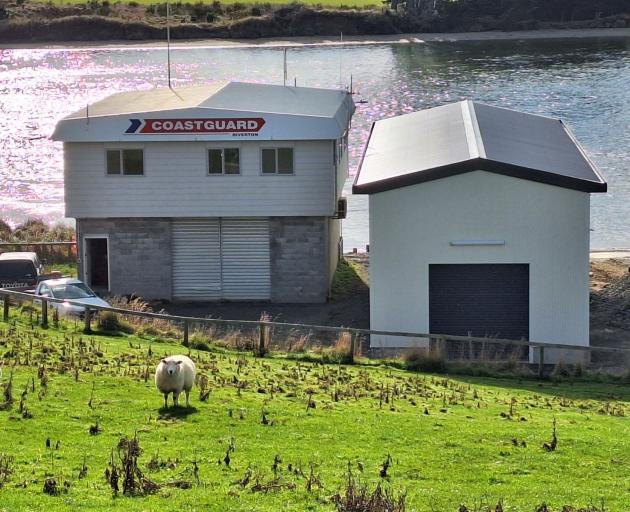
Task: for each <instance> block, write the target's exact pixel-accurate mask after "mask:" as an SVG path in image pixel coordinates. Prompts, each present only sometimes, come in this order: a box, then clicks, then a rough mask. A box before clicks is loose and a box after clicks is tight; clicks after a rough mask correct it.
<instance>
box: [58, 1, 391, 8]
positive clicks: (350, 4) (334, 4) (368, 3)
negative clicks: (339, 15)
mask: <svg viewBox="0 0 630 512" xmlns="http://www.w3.org/2000/svg"><path fill="white" fill-rule="evenodd" d="M215 2H216V0H196V1H190V3H191V4H195V3H200V4H213V3H215ZM86 3H87V4H89V3H90V2H86V1H85V0H52V4H53V5H82V4H86ZM99 3H102V2H96V4H97V5H98V4H99ZM160 3H164V2H160V1H156V0H128V1H124V2H116V1H110V2H109V4H110V5H115V4H122V5H128V6H130V7H133V6H135V5H145V6H146V5H157V4H160ZM178 3H179V4H183V3H186V2H176V1H173V2H171V6H176V5H177V4H178ZM220 3H221V4H224V5H232V4H244V5H254V4H259V5H264V4H271V5H288V4H291V3H292V2H290V1H289V0H220ZM299 3H301V4H304V5H309V6H320V7H336V8H356V7H360V8H363V7H373V8H380V7H381V6H382V5H383V3H382V2H380V1H379V0H300V2H299Z"/></svg>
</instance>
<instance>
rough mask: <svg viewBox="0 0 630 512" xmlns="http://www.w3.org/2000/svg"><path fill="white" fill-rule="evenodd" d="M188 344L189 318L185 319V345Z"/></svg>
mask: <svg viewBox="0 0 630 512" xmlns="http://www.w3.org/2000/svg"><path fill="white" fill-rule="evenodd" d="M187 346H188V320H184V347H187Z"/></svg>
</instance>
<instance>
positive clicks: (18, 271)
mask: <svg viewBox="0 0 630 512" xmlns="http://www.w3.org/2000/svg"><path fill="white" fill-rule="evenodd" d="M35 277H37V271H36V270H35V266H34V265H33V263H32V262H30V261H20V260H9V261H0V279H2V280H7V279H35Z"/></svg>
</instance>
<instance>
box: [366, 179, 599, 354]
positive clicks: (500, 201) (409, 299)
mask: <svg viewBox="0 0 630 512" xmlns="http://www.w3.org/2000/svg"><path fill="white" fill-rule="evenodd" d="M589 203H590V201H589V194H587V193H584V192H578V191H575V190H569V189H565V188H559V187H555V186H550V185H544V184H541V183H536V182H532V181H526V180H521V179H517V178H511V177H507V176H502V175H498V174H492V173H488V172H485V171H476V172H470V173H467V174H461V175H457V176H453V177H449V178H444V179H440V180H436V181H431V182H426V183H421V184H417V185H411V186H408V187H403V188H399V189H394V190H389V191H386V192H380V193H376V194H372V195H371V196H370V251H371V252H370V315H371V328H372V329H375V330H391V331H407V332H420V333H427V332H429V282H428V275H429V265H430V264H432V263H451V264H456V263H528V264H529V266H530V267H529V268H530V292H529V293H530V295H529V297H530V306H529V315H530V320H529V321H530V329H529V333H530V340H531V341H543V342H552V343H561V344H574V345H588V344H589V318H588V315H589V283H588V271H589V268H588V263H589V262H588V250H589V249H588V248H589ZM453 240H504V241H505V245H504V246H473V247H452V246H450V242H451V241H453ZM436 334H440V333H436ZM422 343H423V341H422V340H410V339H407V338H391V337H389V338H388V337H378V336H373V337H372V340H371V346H372V347H408V346H423V345H422Z"/></svg>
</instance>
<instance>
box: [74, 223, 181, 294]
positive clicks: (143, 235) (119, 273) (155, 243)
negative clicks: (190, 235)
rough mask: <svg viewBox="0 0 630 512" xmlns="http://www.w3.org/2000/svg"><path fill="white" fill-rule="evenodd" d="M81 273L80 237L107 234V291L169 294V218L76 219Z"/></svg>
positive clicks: (170, 283)
mask: <svg viewBox="0 0 630 512" xmlns="http://www.w3.org/2000/svg"><path fill="white" fill-rule="evenodd" d="M77 234H78V240H79V244H80V252H79V254H80V255H81V261H80V263H79V276H81V277H82V276H83V275H84V274H83V257H84V249H83V237H84V236H85V235H107V236H108V237H109V245H108V251H109V267H110V284H109V286H110V293H112V294H114V295H128V294H135V295H138V296H140V297H142V298H144V299H166V300H169V299H170V298H171V291H172V279H171V275H172V269H171V263H172V258H171V220H170V219H160V218H141V219H123V218H110V219H77Z"/></svg>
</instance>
